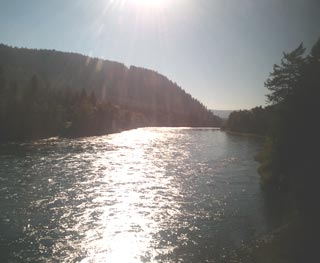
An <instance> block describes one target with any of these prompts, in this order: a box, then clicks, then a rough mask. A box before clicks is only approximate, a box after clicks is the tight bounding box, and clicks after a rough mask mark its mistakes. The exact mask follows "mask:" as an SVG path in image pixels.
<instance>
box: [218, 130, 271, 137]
mask: <svg viewBox="0 0 320 263" xmlns="http://www.w3.org/2000/svg"><path fill="white" fill-rule="evenodd" d="M221 130H222V131H224V132H226V133H228V134H231V135H238V136H246V137H256V138H263V139H265V138H266V136H265V135H261V134H256V133H249V132H237V131H231V130H228V129H223V128H221Z"/></svg>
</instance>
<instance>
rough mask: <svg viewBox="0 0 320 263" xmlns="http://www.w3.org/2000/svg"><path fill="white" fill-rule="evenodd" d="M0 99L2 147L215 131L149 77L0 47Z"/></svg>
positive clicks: (174, 91)
mask: <svg viewBox="0 0 320 263" xmlns="http://www.w3.org/2000/svg"><path fill="white" fill-rule="evenodd" d="M0 95H1V99H0V106H1V109H2V113H1V117H0V118H1V122H2V123H3V124H6V125H1V127H2V128H0V137H1V139H2V140H9V139H28V138H38V137H47V136H51V135H67V136H85V135H96V134H105V133H108V132H114V131H118V130H122V129H129V128H135V127H143V126H192V127H195V126H219V125H220V124H221V120H220V119H219V118H218V117H217V116H214V115H213V114H212V113H211V112H210V111H209V110H207V109H206V107H205V106H204V105H203V104H201V103H200V102H199V101H198V100H196V99H194V98H193V97H192V96H191V95H190V94H188V93H186V92H185V91H184V90H183V89H181V88H180V87H179V86H178V85H177V84H176V83H173V82H172V81H170V80H169V79H168V78H166V77H165V76H163V75H161V74H159V73H157V72H155V71H152V70H148V69H144V68H138V67H134V66H131V67H130V68H128V67H126V66H125V65H124V64H121V63H118V62H112V61H108V60H102V59H98V58H91V57H88V56H83V55H80V54H75V53H65V52H59V51H55V50H36V49H26V48H12V47H9V46H6V45H2V44H1V45H0ZM40 115H41V117H40ZM22 116H24V117H23V118H24V119H22V120H21V118H22ZM13 118H14V120H13ZM37 118H38V119H37ZM26 119H28V121H27V120H26ZM12 122H14V123H12ZM47 122H48V123H47ZM41 123H42V124H41ZM43 123H46V125H47V126H50V127H47V128H44V127H43V126H44V125H43ZM51 126H54V127H51ZM35 127H36V128H35Z"/></svg>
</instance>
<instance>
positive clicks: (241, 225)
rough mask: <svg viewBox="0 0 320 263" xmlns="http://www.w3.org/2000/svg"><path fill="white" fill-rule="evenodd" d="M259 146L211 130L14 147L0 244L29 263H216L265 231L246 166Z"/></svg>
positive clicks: (150, 131) (6, 169)
mask: <svg viewBox="0 0 320 263" xmlns="http://www.w3.org/2000/svg"><path fill="white" fill-rule="evenodd" d="M260 145H261V142H258V141H255V140H253V139H252V138H251V139H249V138H241V137H240V138H238V137H232V136H229V135H227V134H225V133H223V132H220V131H217V130H212V129H188V128H175V129H174V128H144V129H136V130H131V131H126V132H122V133H119V134H112V135H108V136H101V137H91V138H82V139H74V140H66V139H56V140H42V141H38V142H36V143H30V144H25V145H19V146H14V147H17V148H14V150H12V149H11V150H6V151H7V152H6V153H3V154H2V155H1V156H3V157H2V158H1V159H0V161H1V163H2V164H3V166H2V168H1V169H2V170H0V179H1V180H2V181H3V182H5V183H4V184H7V186H6V189H4V188H1V189H0V194H1V195H2V194H3V193H4V194H6V196H9V199H10V198H11V200H13V201H12V202H13V203H12V204H11V207H12V206H13V207H15V208H14V210H12V209H11V210H10V209H9V208H8V210H6V209H4V210H5V211H4V213H3V215H1V216H0V219H1V220H2V221H3V222H10V223H11V226H12V231H16V232H17V233H14V234H13V233H12V232H10V233H9V234H7V236H4V237H3V238H2V239H0V242H1V241H2V242H7V243H8V244H9V245H8V247H9V246H10V247H12V248H13V250H17V251H14V253H13V254H14V256H13V258H15V259H16V258H20V259H23V258H24V259H26V258H27V259H28V261H31V262H33V261H41V260H42V261H47V262H55V261H60V262H179V261H188V262H205V261H208V260H214V259H219V258H220V259H221V258H223V256H224V257H225V255H226V254H227V253H228V252H227V251H228V250H229V251H232V250H233V249H235V248H237V247H239V246H240V245H241V244H242V242H243V241H245V240H248V239H250V238H252V237H253V236H255V235H256V234H257V233H258V232H263V231H265V230H266V222H265V219H264V218H263V216H262V215H263V212H262V211H260V210H263V202H262V199H261V195H260V190H259V185H258V177H257V174H256V168H257V164H255V163H254V161H253V160H252V158H253V157H252V156H253V155H254V153H255V152H256V151H257V149H258V148H259V146H260ZM10 147H13V146H10ZM10 151H11V152H10ZM13 153H14V154H13ZM17 153H19V154H20V156H19V154H17ZM10 174H11V175H12V174H15V175H16V176H15V177H14V178H16V180H17V181H15V182H11V181H10V180H9V179H8V178H10ZM6 176H7V177H6ZM11 180H12V179H11ZM14 180H15V179H14ZM18 188H19V189H18ZM3 189H4V190H3ZM17 189H18V190H17ZM1 191H2V192H3V193H2V192H1ZM6 204H7V205H8V201H7V203H6ZM8 207H9V205H8ZM5 220H9V221H5ZM1 227H2V228H3V227H6V225H5V224H4V225H2V226H1ZM17 229H18V230H17ZM19 229H21V231H20V230H19ZM19 231H20V232H19ZM10 238H11V241H10V242H12V243H10V242H9V241H8V239H10ZM7 259H12V255H11V254H10V251H9V252H8V255H7ZM217 262H219V261H217Z"/></svg>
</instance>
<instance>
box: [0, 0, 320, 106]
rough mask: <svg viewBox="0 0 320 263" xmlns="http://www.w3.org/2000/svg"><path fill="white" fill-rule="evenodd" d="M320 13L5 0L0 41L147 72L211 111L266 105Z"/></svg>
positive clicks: (294, 8)
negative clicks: (275, 72) (276, 71)
mask: <svg viewBox="0 0 320 263" xmlns="http://www.w3.org/2000/svg"><path fill="white" fill-rule="evenodd" d="M319 12H320V3H319V2H317V1H315V0H308V1H298V0H296V1H290V5H289V2H288V1H287V0H281V1H263V0H261V1H258V2H254V1H251V0H247V1H245V2H244V3H241V4H240V3H237V2H236V1H231V3H223V2H222V1H216V2H214V3H213V2H211V1H208V0H201V1H182V0H175V1H167V0H162V1H161V0H158V1H153V2H150V1H149V2H148V1H145V0H139V1H138V0H135V1H128V0H121V1H120V0H110V1H102V0H99V1H95V2H88V1H83V0H79V1H68V2H64V1H55V2H49V3H48V2H46V3H43V2H41V1H35V0H34V1H29V2H28V5H21V3H20V2H19V1H2V8H1V10H0V32H1V34H0V42H1V43H4V44H5V45H9V46H14V47H25V48H31V49H47V50H52V49H54V50H57V51H61V52H71V53H78V54H82V55H84V56H90V57H95V58H100V59H104V60H108V61H114V62H119V63H122V64H124V65H126V66H128V65H129V66H130V65H132V66H136V67H141V68H145V69H150V70H153V71H156V72H158V73H159V74H161V75H164V76H166V77H167V78H168V79H170V80H171V81H173V82H176V83H177V84H178V85H179V86H180V87H181V88H183V89H184V90H185V91H186V92H188V93H190V94H191V95H192V96H193V97H194V98H196V99H197V100H199V101H200V102H202V103H203V104H204V105H205V106H206V107H207V108H208V109H215V110H239V109H250V108H253V107H255V106H265V105H266V97H265V95H266V94H267V93H268V92H267V90H266V88H265V87H264V81H265V80H266V79H267V77H268V75H269V72H270V71H271V70H272V66H273V64H277V63H279V62H280V60H279V58H280V56H281V54H282V52H289V51H291V50H292V49H294V48H295V47H297V46H298V45H299V44H300V43H301V42H303V43H304V44H305V46H306V47H307V48H310V47H311V45H312V44H313V43H315V41H316V40H317V39H318V38H319V36H320V27H319V19H318V13H319ZM9 26H10V30H8V27H9Z"/></svg>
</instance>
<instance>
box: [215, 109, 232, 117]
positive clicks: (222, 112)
mask: <svg viewBox="0 0 320 263" xmlns="http://www.w3.org/2000/svg"><path fill="white" fill-rule="evenodd" d="M211 112H212V113H213V114H214V115H216V116H218V117H220V118H221V119H228V118H229V116H230V114H231V112H233V110H211Z"/></svg>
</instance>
